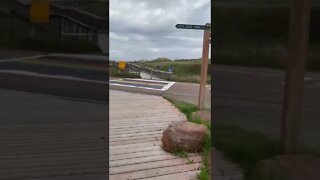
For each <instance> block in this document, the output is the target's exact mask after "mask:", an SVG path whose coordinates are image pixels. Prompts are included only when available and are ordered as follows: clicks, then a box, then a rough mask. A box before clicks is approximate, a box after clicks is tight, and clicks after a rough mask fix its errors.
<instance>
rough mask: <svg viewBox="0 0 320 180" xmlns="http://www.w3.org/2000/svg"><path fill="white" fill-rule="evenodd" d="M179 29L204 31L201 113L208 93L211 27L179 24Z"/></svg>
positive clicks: (200, 97)
mask: <svg viewBox="0 0 320 180" xmlns="http://www.w3.org/2000/svg"><path fill="white" fill-rule="evenodd" d="M176 28H178V29H194V30H203V31H204V34H203V47H202V63H201V77H200V78H201V79H200V89H199V98H198V109H199V110H200V111H201V110H203V109H204V100H205V92H206V83H207V75H208V56H209V46H210V30H211V25H210V24H209V23H207V24H205V25H194V24H177V25H176Z"/></svg>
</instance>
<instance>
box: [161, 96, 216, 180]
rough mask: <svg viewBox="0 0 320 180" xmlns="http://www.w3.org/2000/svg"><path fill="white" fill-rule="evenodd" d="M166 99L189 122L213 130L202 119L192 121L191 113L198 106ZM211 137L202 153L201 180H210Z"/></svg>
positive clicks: (209, 136) (183, 153) (208, 137)
mask: <svg viewBox="0 0 320 180" xmlns="http://www.w3.org/2000/svg"><path fill="white" fill-rule="evenodd" d="M164 98H165V99H167V100H168V101H169V102H171V103H172V104H173V105H174V106H175V107H176V108H178V109H179V110H180V111H181V112H182V113H184V114H185V115H186V117H187V119H188V121H190V122H193V123H197V124H204V125H206V126H207V127H208V129H209V130H211V124H208V123H204V121H202V120H201V119H197V120H192V118H191V113H193V112H195V111H197V106H195V105H193V104H190V103H186V102H182V101H176V100H174V99H172V98H168V97H164ZM211 142H212V141H211V135H208V136H207V138H206V142H205V145H204V147H203V151H202V159H203V160H202V161H203V166H202V167H201V170H200V173H199V175H198V178H199V179H200V180H208V179H210V172H211V170H210V168H211V166H210V156H209V155H210V152H211V150H212V144H211ZM177 154H178V155H180V154H181V155H182V157H184V156H185V154H186V153H185V152H182V153H181V152H178V153H177Z"/></svg>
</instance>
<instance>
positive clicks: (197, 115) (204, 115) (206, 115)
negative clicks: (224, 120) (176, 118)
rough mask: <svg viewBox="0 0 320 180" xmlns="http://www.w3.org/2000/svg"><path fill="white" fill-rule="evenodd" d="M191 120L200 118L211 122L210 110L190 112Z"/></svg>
mask: <svg viewBox="0 0 320 180" xmlns="http://www.w3.org/2000/svg"><path fill="white" fill-rule="evenodd" d="M191 118H192V120H202V121H204V122H206V123H211V112H210V111H196V112H192V113H191Z"/></svg>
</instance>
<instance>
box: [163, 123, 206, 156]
mask: <svg viewBox="0 0 320 180" xmlns="http://www.w3.org/2000/svg"><path fill="white" fill-rule="evenodd" d="M208 134H209V131H208V128H207V127H206V126H204V125H200V124H194V123H191V122H187V121H184V122H174V123H172V124H171V125H169V127H168V128H167V129H165V130H164V132H163V135H162V143H163V148H164V149H165V150H166V151H169V152H174V151H186V152H199V151H201V150H202V148H203V146H204V144H205V140H206V137H207V135H208Z"/></svg>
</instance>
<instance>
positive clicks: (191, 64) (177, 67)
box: [136, 58, 211, 83]
mask: <svg viewBox="0 0 320 180" xmlns="http://www.w3.org/2000/svg"><path fill="white" fill-rule="evenodd" d="M136 63H137V64H138V65H140V66H143V67H149V68H152V69H159V68H157V67H160V70H162V71H168V67H169V66H170V65H172V66H173V74H172V75H171V76H170V80H173V81H179V82H193V83H198V82H200V73H201V59H190V60H185V59H180V60H174V61H172V60H170V59H166V58H161V59H160V58H158V59H155V60H152V61H147V62H136ZM210 73H211V66H210V65H208V77H207V83H210V82H211V76H210Z"/></svg>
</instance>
